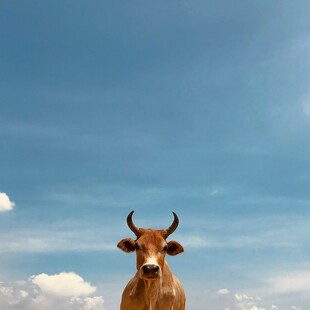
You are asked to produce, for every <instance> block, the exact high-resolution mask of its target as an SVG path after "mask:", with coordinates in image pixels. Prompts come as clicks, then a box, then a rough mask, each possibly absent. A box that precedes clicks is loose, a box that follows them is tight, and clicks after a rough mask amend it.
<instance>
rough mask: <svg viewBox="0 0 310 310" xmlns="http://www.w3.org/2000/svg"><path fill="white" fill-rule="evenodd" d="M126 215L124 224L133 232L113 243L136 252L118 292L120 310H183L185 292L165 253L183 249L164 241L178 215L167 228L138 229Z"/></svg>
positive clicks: (128, 250)
mask: <svg viewBox="0 0 310 310" xmlns="http://www.w3.org/2000/svg"><path fill="white" fill-rule="evenodd" d="M133 213H134V211H131V212H130V213H129V215H128V216H127V224H128V227H129V228H130V229H131V230H132V231H133V233H134V234H135V235H136V240H134V239H132V238H125V239H122V240H121V241H120V242H119V243H118V244H117V246H118V247H119V248H120V249H121V250H123V251H124V252H126V253H132V252H136V268H137V271H136V274H135V275H134V277H133V278H132V279H131V280H130V281H129V282H128V284H127V286H126V287H125V289H124V292H123V294H122V300H121V305H120V310H184V309H185V301H186V298H185V293H184V289H183V287H182V285H181V282H180V281H179V280H178V278H177V277H176V276H175V275H174V274H173V273H172V271H171V270H170V268H169V266H168V263H167V261H166V259H165V256H166V254H168V255H177V254H179V253H182V252H183V251H184V248H183V247H182V245H181V244H179V243H178V242H177V241H174V240H173V241H169V242H168V241H166V239H167V238H168V236H169V235H171V234H172V233H173V232H174V231H175V230H176V228H177V227H178V224H179V219H178V216H177V215H176V214H175V213H174V212H172V213H173V216H174V220H173V223H172V224H171V226H170V227H169V228H167V229H162V230H156V229H153V228H147V229H146V228H138V227H137V226H136V225H135V224H134V223H133V220H132V215H133Z"/></svg>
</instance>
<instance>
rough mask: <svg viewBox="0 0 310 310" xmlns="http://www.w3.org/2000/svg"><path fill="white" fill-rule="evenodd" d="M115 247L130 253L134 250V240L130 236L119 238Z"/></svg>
mask: <svg viewBox="0 0 310 310" xmlns="http://www.w3.org/2000/svg"><path fill="white" fill-rule="evenodd" d="M117 247H118V248H120V249H121V250H123V251H124V252H126V253H131V252H134V250H135V240H133V239H131V238H125V239H123V240H121V241H120V242H119V243H118V244H117Z"/></svg>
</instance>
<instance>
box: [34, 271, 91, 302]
mask: <svg viewBox="0 0 310 310" xmlns="http://www.w3.org/2000/svg"><path fill="white" fill-rule="evenodd" d="M31 281H32V283H34V284H36V285H38V286H39V287H40V288H41V290H42V292H43V293H44V294H45V295H51V296H61V297H73V296H88V295H90V294H93V293H94V292H95V291H96V288H95V287H93V286H91V285H90V284H89V283H88V282H85V281H84V280H83V278H82V277H80V276H79V275H77V274H75V273H73V272H61V273H59V274H55V275H48V274H45V273H42V274H39V275H36V276H32V277H31Z"/></svg>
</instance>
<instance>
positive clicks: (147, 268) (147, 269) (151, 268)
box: [143, 264, 159, 275]
mask: <svg viewBox="0 0 310 310" xmlns="http://www.w3.org/2000/svg"><path fill="white" fill-rule="evenodd" d="M158 271H159V266H157V265H151V264H148V265H144V266H143V272H144V274H145V275H156V274H157V273H158Z"/></svg>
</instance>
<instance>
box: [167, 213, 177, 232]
mask: <svg viewBox="0 0 310 310" xmlns="http://www.w3.org/2000/svg"><path fill="white" fill-rule="evenodd" d="M172 213H173V216H174V219H173V223H172V224H171V225H170V227H169V228H168V229H166V234H167V237H168V236H169V235H171V234H172V233H173V232H174V231H175V230H176V229H177V227H178V225H179V218H178V216H177V215H176V213H174V212H172Z"/></svg>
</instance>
